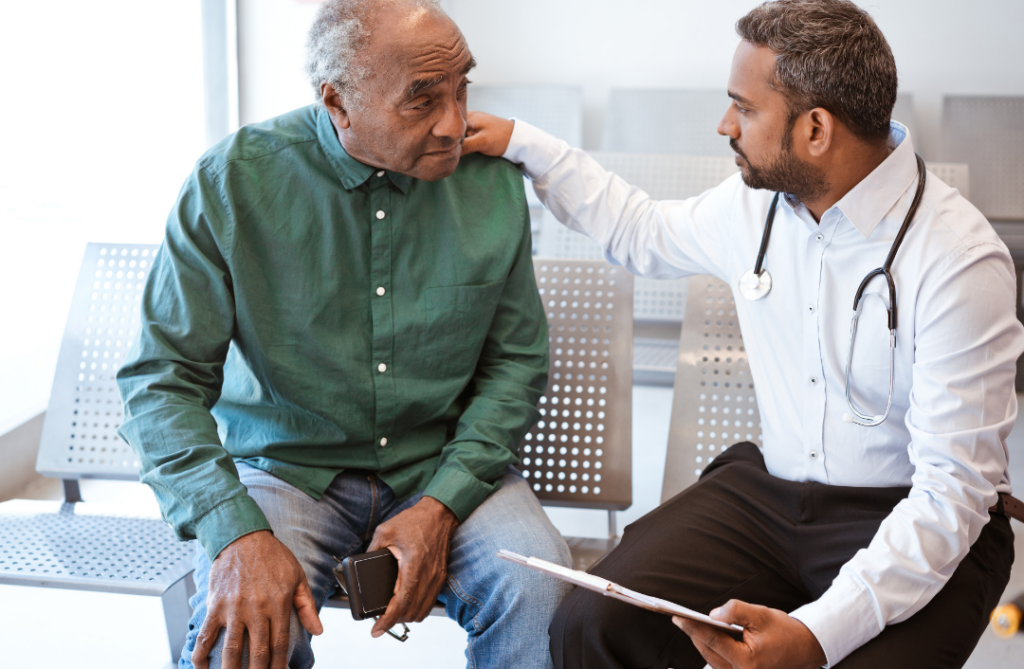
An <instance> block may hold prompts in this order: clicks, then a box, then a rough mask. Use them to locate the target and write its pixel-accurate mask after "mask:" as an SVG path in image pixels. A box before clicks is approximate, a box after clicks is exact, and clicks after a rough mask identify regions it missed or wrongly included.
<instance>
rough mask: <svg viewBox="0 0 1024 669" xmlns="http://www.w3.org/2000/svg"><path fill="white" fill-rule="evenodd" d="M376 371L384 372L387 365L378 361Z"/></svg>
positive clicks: (386, 369)
mask: <svg viewBox="0 0 1024 669" xmlns="http://www.w3.org/2000/svg"><path fill="white" fill-rule="evenodd" d="M377 371H378V372H386V371H388V366H387V365H385V364H384V363H383V362H382V363H380V364H379V365H377Z"/></svg>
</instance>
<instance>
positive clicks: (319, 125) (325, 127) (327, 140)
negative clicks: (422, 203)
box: [316, 106, 412, 194]
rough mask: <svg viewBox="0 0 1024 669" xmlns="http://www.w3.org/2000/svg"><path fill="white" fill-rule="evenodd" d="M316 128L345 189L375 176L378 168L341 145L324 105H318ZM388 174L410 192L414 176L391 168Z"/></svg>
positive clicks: (393, 181) (321, 143)
mask: <svg viewBox="0 0 1024 669" xmlns="http://www.w3.org/2000/svg"><path fill="white" fill-rule="evenodd" d="M316 130H317V138H318V139H319V140H320V146H321V147H323V150H324V153H326V154H327V160H328V161H329V162H330V163H331V166H332V167H333V168H334V171H335V172H337V174H338V179H339V180H341V185H342V186H344V187H345V190H352V189H353V188H357V187H359V186H361V185H363V184H364V183H366V181H367V179H369V178H370V177H371V176H373V174H374V172H376V171H378V170H377V169H376V168H374V167H371V166H369V165H367V164H365V163H361V162H359V161H358V160H356V159H355V158H353V157H352V156H350V155H348V153H347V152H346V151H345V147H344V146H342V145H341V140H339V139H338V133H337V132H336V131H335V129H334V124H333V123H332V122H331V115H330V114H328V113H327V110H326V109H324V108H323V107H322V106H317V110H316ZM387 174H388V178H390V179H391V183H393V184H395V185H396V186H398V188H399V190H401V191H402V194H405V193H408V192H409V186H411V185H412V177H410V176H409V175H407V174H398V173H397V172H392V171H390V170H388V171H387Z"/></svg>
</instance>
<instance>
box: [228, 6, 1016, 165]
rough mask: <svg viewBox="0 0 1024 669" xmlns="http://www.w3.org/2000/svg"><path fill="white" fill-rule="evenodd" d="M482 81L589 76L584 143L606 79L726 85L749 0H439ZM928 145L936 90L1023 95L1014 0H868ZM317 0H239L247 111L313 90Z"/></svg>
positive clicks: (294, 102) (272, 111) (284, 103)
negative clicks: (306, 53)
mask: <svg viewBox="0 0 1024 669" xmlns="http://www.w3.org/2000/svg"><path fill="white" fill-rule="evenodd" d="M442 1H443V4H444V5H445V7H446V8H447V9H448V12H449V13H450V14H451V16H452V18H454V19H455V21H456V22H457V23H458V24H459V25H460V26H461V28H462V31H463V33H465V35H466V38H467V40H468V41H469V45H470V48H472V50H473V52H474V54H475V55H476V57H477V61H478V62H479V64H480V66H479V68H478V69H477V71H476V72H475V74H474V76H473V80H474V81H476V82H479V83H488V84H505V83H508V84H511V83H525V84H531V83H558V84H576V85H582V86H584V90H585V94H586V135H585V146H586V147H587V148H597V147H598V146H599V145H600V139H601V129H602V124H603V122H604V101H605V99H606V96H607V92H608V89H609V88H610V87H613V86H633V87H681V88H704V89H707V88H717V89H724V88H725V83H726V80H727V77H728V72H729V63H730V61H731V58H732V52H733V49H734V48H735V46H736V42H737V37H736V35H735V32H734V30H733V24H734V23H735V22H736V19H738V18H739V17H740V16H742V15H743V14H744V13H746V12H747V11H748V10H749V9H750V8H752V7H754V6H755V5H757V4H758V3H757V2H756V0H716V1H715V2H708V1H707V0H632V1H631V2H624V1H623V0H514V1H513V0H442ZM861 5H862V6H863V7H865V8H866V9H868V10H869V11H870V12H871V13H872V15H873V16H874V17H875V19H876V20H877V21H878V24H879V25H880V26H881V28H882V30H883V31H884V32H885V34H886V36H887V37H888V39H889V42H890V44H891V45H892V49H893V52H894V53H895V55H896V63H897V66H898V67H899V70H900V79H901V88H902V89H903V90H905V91H909V92H912V93H913V94H914V95H915V98H916V103H917V112H918V117H919V119H920V125H921V128H922V130H921V133H920V134H921V135H922V137H920V138H919V142H918V144H919V145H922V148H923V149H924V150H925V151H926V152H933V151H934V144H935V141H936V135H937V133H938V127H939V115H940V112H941V97H942V94H943V93H964V94H996V95H1024V40H1022V39H1021V38H1020V34H1019V33H1020V29H1021V27H1022V26H1024V2H1021V0H970V1H968V0H865V1H863V2H861ZM315 11H316V3H315V2H308V1H306V2H300V1H299V0H239V15H240V16H239V45H240V54H239V61H240V65H239V67H240V77H241V115H242V122H243V123H249V122H253V121H257V120H261V119H264V118H268V117H270V116H274V115H276V114H279V113H281V112H284V111H287V110H289V109H292V108H294V107H297V106H299V105H303V104H307V103H308V102H309V101H310V99H311V93H310V92H309V88H308V85H307V84H306V82H305V78H304V74H303V71H302V63H303V45H304V40H305V31H306V28H307V27H308V26H309V23H310V22H311V20H312V18H313V15H314V13H315Z"/></svg>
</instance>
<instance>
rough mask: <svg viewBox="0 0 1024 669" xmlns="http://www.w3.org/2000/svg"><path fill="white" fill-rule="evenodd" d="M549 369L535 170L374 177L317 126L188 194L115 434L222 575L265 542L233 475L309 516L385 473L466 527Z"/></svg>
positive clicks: (240, 161)
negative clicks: (261, 481)
mask: <svg viewBox="0 0 1024 669" xmlns="http://www.w3.org/2000/svg"><path fill="white" fill-rule="evenodd" d="M547 365H548V334H547V322H546V320H545V317H544V311H543V307H542V305H541V302H540V298H539V296H538V294H537V288H536V284H535V280H534V275H533V263H532V260H531V257H530V226H529V215H528V209H527V206H526V199H525V194H524V191H523V180H522V176H521V174H520V172H519V171H518V170H517V169H516V168H515V167H513V166H512V165H510V164H509V163H507V162H505V161H503V160H498V159H491V158H486V157H483V156H479V155H469V156H465V157H463V158H462V160H461V162H460V164H459V167H458V169H457V170H456V171H455V173H454V174H452V175H451V176H450V177H448V178H446V179H442V180H440V181H437V182H433V183H430V182H425V181H419V180H416V179H413V178H411V177H408V176H405V175H401V174H395V173H392V172H387V171H377V170H375V169H374V168H371V167H369V166H367V165H364V164H362V163H360V162H358V161H357V160H355V159H353V158H352V157H351V156H349V155H348V154H346V153H345V151H344V149H343V148H342V146H341V143H340V142H339V141H338V137H337V135H336V133H335V130H334V127H333V125H332V124H331V120H330V117H329V115H328V114H327V113H326V112H325V111H324V110H323V109H319V110H318V109H316V108H314V107H306V108H303V109H298V110H296V111H294V112H291V113H289V114H286V115H284V116H281V117H278V118H276V119H272V120H270V121H267V122H266V123H262V124H259V125H254V126H247V127H245V128H243V129H241V130H240V131H239V132H238V133H236V134H235V135H232V136H231V137H228V138H227V139H225V140H224V141H223V142H221V143H220V144H218V145H217V146H216V147H214V148H213V149H211V150H210V151H209V152H208V153H207V154H206V155H205V156H203V158H201V159H200V161H199V163H198V164H197V165H196V168H195V170H194V171H193V172H192V174H191V176H190V177H189V179H188V180H187V181H186V183H185V185H184V187H183V188H182V191H181V194H180V195H179V197H178V201H177V204H176V205H175V207H174V209H173V210H172V212H171V215H170V217H169V220H168V224H167V232H166V237H165V240H164V243H163V245H162V246H161V248H160V252H159V254H158V255H157V257H156V260H155V262H154V264H153V268H152V271H151V273H150V276H149V279H148V281H147V284H146V289H145V292H144V294H143V301H142V326H141V328H140V333H139V337H138V339H137V340H136V342H135V344H134V346H133V348H132V352H131V353H130V354H129V357H128V359H127V360H126V361H125V364H124V366H123V367H122V368H121V370H120V371H119V372H118V383H119V384H120V389H121V395H122V397H123V398H124V402H125V421H124V424H123V425H122V426H121V429H120V433H121V436H122V437H124V439H125V440H126V441H127V442H128V443H129V444H131V446H132V448H133V449H134V450H135V452H136V453H138V455H139V461H140V463H141V477H142V480H143V482H145V483H147V484H149V485H150V486H151V487H152V488H153V490H154V492H155V493H156V496H157V499H158V501H159V503H160V506H161V509H162V510H163V514H164V517H165V519H166V520H167V521H168V522H169V523H171V524H172V525H173V526H174V528H175V530H176V531H177V533H178V536H179V537H180V538H182V539H188V538H193V537H195V538H198V539H199V541H200V542H201V544H202V545H203V547H204V548H205V550H206V552H207V554H208V555H209V556H210V558H211V559H213V558H214V557H216V556H217V554H219V553H220V551H221V550H222V549H223V548H224V547H225V546H227V545H228V544H229V543H231V542H232V541H234V540H235V539H237V538H238V537H241V536H242V535H244V534H247V533H250V532H253V531H256V530H261V529H269V524H268V523H267V520H266V518H265V517H264V515H263V513H262V512H261V511H260V509H259V507H258V506H257V505H256V503H255V502H254V501H253V500H252V499H251V498H250V497H249V496H248V495H247V494H246V491H245V488H244V487H243V486H242V484H241V483H240V482H239V480H238V474H237V470H236V469H235V464H234V463H235V461H242V462H246V463H248V464H250V465H253V466H255V467H258V468H260V469H263V470H265V471H268V472H270V473H272V474H274V475H275V476H278V477H279V478H282V479H284V480H285V481H287V482H289V483H291V484H292V485H294V486H296V487H297V488H299V489H301V490H303V491H304V492H306V493H308V494H309V495H311V496H312V497H314V498H319V497H320V495H322V494H323V491H324V490H325V489H326V488H327V486H328V485H329V484H330V483H331V481H332V480H333V479H334V477H335V476H336V475H337V474H338V473H339V472H341V471H342V470H344V469H348V468H358V469H366V470H371V471H374V472H377V473H378V474H379V476H380V477H381V478H382V479H383V480H384V482H386V483H387V484H388V485H389V486H391V488H392V489H393V490H394V491H395V494H396V495H397V496H398V497H399V498H406V497H408V496H410V495H412V494H414V493H416V492H419V491H424V493H425V494H426V495H429V496H431V497H434V498H436V499H437V500H439V501H441V502H442V503H444V504H445V505H446V506H447V507H449V508H450V509H451V510H452V511H454V512H455V514H456V515H457V516H458V517H459V519H460V520H461V519H465V518H466V517H467V516H468V515H469V514H470V513H471V512H472V511H473V509H475V508H476V507H477V506H478V505H479V504H480V503H481V502H482V501H483V500H484V498H485V497H487V495H488V494H489V493H491V492H492V491H493V490H495V488H496V486H497V485H498V481H499V480H500V477H501V476H502V474H503V473H504V472H505V469H506V467H507V466H508V465H509V464H511V463H515V462H517V456H516V451H517V446H518V444H519V441H520V440H521V439H522V437H523V435H524V434H525V432H526V430H527V429H528V427H529V426H530V425H532V424H533V423H534V422H535V421H536V419H537V417H538V414H537V411H536V405H537V401H538V399H539V397H540V395H541V394H542V393H543V391H544V387H545V384H546V382H547Z"/></svg>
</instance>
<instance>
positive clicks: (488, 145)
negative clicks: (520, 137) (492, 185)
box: [462, 111, 515, 158]
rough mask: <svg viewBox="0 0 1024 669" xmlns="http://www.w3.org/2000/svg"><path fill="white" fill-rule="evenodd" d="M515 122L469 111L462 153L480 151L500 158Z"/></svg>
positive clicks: (506, 146) (505, 148) (510, 137)
mask: <svg viewBox="0 0 1024 669" xmlns="http://www.w3.org/2000/svg"><path fill="white" fill-rule="evenodd" d="M513 127H515V122H514V121H510V120H509V119H507V118H499V117H497V116H492V115H491V114H485V113H484V112H478V111H471V112H469V114H468V117H467V119H466V139H465V141H464V142H463V143H462V153H464V154H465V153H482V154H484V155H485V156H493V157H494V158H501V156H503V155H504V154H505V151H506V150H507V149H508V143H509V140H511V139H512V128H513Z"/></svg>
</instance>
